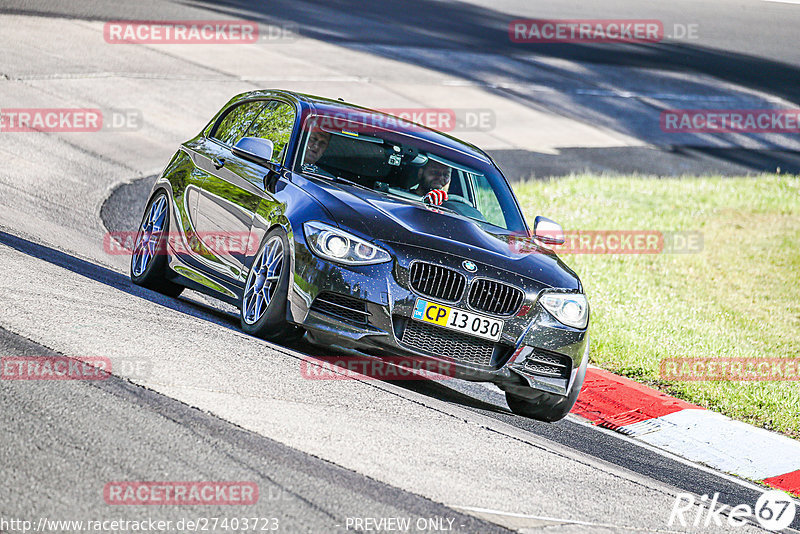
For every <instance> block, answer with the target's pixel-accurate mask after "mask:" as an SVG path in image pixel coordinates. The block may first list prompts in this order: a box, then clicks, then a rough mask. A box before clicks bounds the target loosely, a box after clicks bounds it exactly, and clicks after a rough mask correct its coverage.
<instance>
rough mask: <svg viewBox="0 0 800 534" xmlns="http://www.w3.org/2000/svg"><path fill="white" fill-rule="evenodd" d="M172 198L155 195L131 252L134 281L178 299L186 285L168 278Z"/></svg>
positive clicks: (161, 194) (132, 277) (161, 193)
mask: <svg viewBox="0 0 800 534" xmlns="http://www.w3.org/2000/svg"><path fill="white" fill-rule="evenodd" d="M168 233H169V198H168V197H167V194H166V193H165V192H163V191H160V192H159V193H157V194H155V195H153V198H151V199H150V202H148V203H147V208H146V209H145V210H144V215H143V216H142V223H141V224H140V225H139V231H138V233H137V234H136V242H135V244H134V246H133V252H132V253H131V281H132V282H133V283H134V284H136V285H139V286H142V287H146V288H148V289H152V290H154V291H158V292H159V293H162V294H164V295H167V296H169V297H177V296H178V295H180V294H181V292H182V291H183V289H184V288H183V286H181V285H179V284H176V283H175V282H172V281H170V280H168V279H167V276H166V275H167V270H168V267H167V236H168Z"/></svg>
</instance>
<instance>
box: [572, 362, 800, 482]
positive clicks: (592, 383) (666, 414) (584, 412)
mask: <svg viewBox="0 0 800 534" xmlns="http://www.w3.org/2000/svg"><path fill="white" fill-rule="evenodd" d="M572 413H573V414H574V415H577V416H580V417H583V418H585V419H588V420H589V421H591V422H592V423H593V424H595V425H598V426H602V427H604V428H608V429H611V430H615V431H617V432H621V433H623V434H626V435H627V436H630V437H631V438H633V439H636V440H639V441H642V442H644V443H647V444H649V445H652V446H654V447H658V448H660V449H663V450H666V451H668V452H670V453H672V454H675V455H677V456H680V457H682V458H685V459H687V460H691V461H694V462H698V463H701V464H704V465H707V466H709V467H712V468H714V469H717V470H720V471H723V472H725V473H730V474H734V475H737V476H740V477H744V478H747V479H750V480H755V481H759V482H763V483H765V484H767V485H769V486H772V487H774V488H777V489H780V490H783V491H787V492H789V493H793V494H795V495H798V496H800V442H798V441H797V440H794V439H791V438H788V437H786V436H782V435H780V434H776V433H774V432H770V431H768V430H765V429H763V428H757V427H754V426H752V425H748V424H746V423H742V422H740V421H734V420H733V419H731V418H729V417H725V416H724V415H721V414H718V413H715V412H712V411H709V410H706V409H704V408H701V407H700V406H695V405H694V404H690V403H688V402H685V401H682V400H679V399H676V398H674V397H670V396H669V395H666V394H664V393H661V392H660V391H657V390H655V389H652V388H649V387H647V386H645V385H642V384H639V383H637V382H634V381H633V380H630V379H627V378H623V377H621V376H618V375H615V374H613V373H610V372H608V371H604V370H602V369H598V368H593V367H590V368H589V369H587V371H586V381H585V382H584V386H583V389H582V390H581V393H580V396H579V397H578V401H577V402H576V403H575V407H574V408H573V409H572Z"/></svg>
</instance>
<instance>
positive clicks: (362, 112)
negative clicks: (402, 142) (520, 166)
mask: <svg viewBox="0 0 800 534" xmlns="http://www.w3.org/2000/svg"><path fill="white" fill-rule="evenodd" d="M269 97H283V98H285V99H288V100H291V101H293V102H295V103H296V104H298V105H299V106H300V107H301V108H302V109H303V111H308V112H311V113H314V114H319V115H329V116H331V115H332V116H342V115H344V116H350V115H354V116H363V117H364V118H366V119H368V120H370V124H391V125H392V128H391V129H392V130H394V131H397V132H400V133H403V134H406V135H409V136H412V137H416V138H419V139H423V140H425V141H428V142H430V143H434V144H437V145H440V146H443V147H446V148H449V149H451V150H457V151H459V152H461V153H464V154H467V155H469V156H472V157H475V158H477V159H479V160H482V161H484V162H487V163H490V164H493V162H492V160H491V158H490V157H489V156H488V155H487V154H486V153H485V152H484V151H483V150H481V149H480V148H478V147H476V146H474V145H472V144H470V143H467V142H465V141H462V140H460V139H457V138H455V137H453V136H451V135H447V134H445V133H442V132H439V131H437V130H434V129H432V128H428V127H427V126H425V125H423V124H417V123H414V122H411V121H409V120H407V119H402V118H400V117H397V116H395V115H391V114H389V113H384V112H382V111H377V110H374V109H369V108H365V107H362V106H358V105H356V104H350V103H349V102H345V101H343V100H334V99H331V98H325V97H321V96H315V95H309V94H305V93H297V92H294V91H286V90H281V89H265V90H259V91H250V92H248V93H244V94H241V95H239V97H238V98H236V99H235V100H240V99H241V100H244V99H251V98H269ZM386 119H390V120H386Z"/></svg>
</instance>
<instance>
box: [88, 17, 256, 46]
mask: <svg viewBox="0 0 800 534" xmlns="http://www.w3.org/2000/svg"><path fill="white" fill-rule="evenodd" d="M258 36H259V30H258V24H256V23H255V22H253V21H250V20H113V21H109V22H106V23H105V25H104V26H103V39H105V41H106V42H107V43H109V44H252V43H255V42H257V41H258Z"/></svg>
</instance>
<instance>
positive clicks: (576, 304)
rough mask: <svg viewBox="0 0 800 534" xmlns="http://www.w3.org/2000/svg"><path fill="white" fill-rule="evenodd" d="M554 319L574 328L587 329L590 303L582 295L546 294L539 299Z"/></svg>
mask: <svg viewBox="0 0 800 534" xmlns="http://www.w3.org/2000/svg"><path fill="white" fill-rule="evenodd" d="M539 302H541V303H542V306H544V309H546V310H547V311H549V312H550V313H551V314H552V315H553V317H555V318H556V319H558V320H559V321H561V322H562V323H564V324H565V325H567V326H572V327H573V328H586V323H587V322H588V321H589V303H588V302H586V295H583V294H582V293H545V294H544V295H542V297H541V298H540V299H539Z"/></svg>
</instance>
